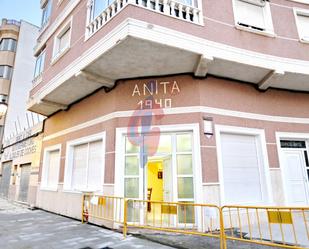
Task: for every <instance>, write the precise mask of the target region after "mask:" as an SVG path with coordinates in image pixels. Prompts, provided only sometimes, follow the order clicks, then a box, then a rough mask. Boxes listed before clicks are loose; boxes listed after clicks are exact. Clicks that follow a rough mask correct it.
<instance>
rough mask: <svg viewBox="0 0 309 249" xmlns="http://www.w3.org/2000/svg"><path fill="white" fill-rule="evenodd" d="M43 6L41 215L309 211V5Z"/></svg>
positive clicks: (233, 1) (38, 96)
mask: <svg viewBox="0 0 309 249" xmlns="http://www.w3.org/2000/svg"><path fill="white" fill-rule="evenodd" d="M41 4H42V9H43V21H42V25H43V26H42V30H41V33H40V36H39V38H38V43H37V46H36V47H35V53H36V56H38V60H41V59H42V58H44V63H43V65H44V67H42V69H41V73H40V76H39V77H38V78H37V79H36V80H35V81H34V82H35V83H34V85H33V88H32V90H31V93H30V98H29V101H28V108H29V110H31V111H34V112H37V113H39V114H43V115H46V116H48V118H47V119H46V120H45V126H44V138H43V144H42V154H41V163H40V180H39V181H40V188H39V189H38V193H37V194H38V196H37V205H38V206H39V207H41V208H43V209H47V210H50V211H53V212H56V213H60V214H63V215H68V216H71V217H75V218H80V213H81V194H82V192H83V191H94V192H99V193H102V194H104V195H114V196H123V197H128V198H140V199H147V198H151V200H158V201H182V202H196V203H213V204H218V205H224V204H250V205H270V204H274V205H293V206H306V205H308V201H309V195H308V193H309V192H308V172H309V162H308V139H309V109H308V106H309V94H308V91H309V71H308V69H309V45H308V42H309V2H308V3H307V1H296V0H295V1H290V0H271V1H263V0H217V1H210V0H205V1H200V0H197V1H190V0H188V1H185V0H183V1H180V0H179V1H174V0H171V1H160V0H153V1H151V0H143V1H141V0H138V1H131V0H115V1H99V0H96V1H79V0H73V1H68V0H63V1H51V0H49V1H41ZM46 13H47V14H46ZM142 110H144V111H142ZM150 189H151V191H149V190H150ZM150 192H151V196H150V197H149V194H150Z"/></svg>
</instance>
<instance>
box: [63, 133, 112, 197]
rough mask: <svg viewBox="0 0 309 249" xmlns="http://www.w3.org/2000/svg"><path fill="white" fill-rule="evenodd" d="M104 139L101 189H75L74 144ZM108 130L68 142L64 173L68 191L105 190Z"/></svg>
mask: <svg viewBox="0 0 309 249" xmlns="http://www.w3.org/2000/svg"><path fill="white" fill-rule="evenodd" d="M98 140H102V154H103V156H102V168H101V170H102V172H101V173H102V179H101V183H100V189H96V190H93V189H78V190H76V189H73V188H72V174H73V153H74V146H76V145H81V144H85V143H90V142H94V141H98ZM105 148H106V132H105V131H104V132H101V133H97V134H94V135H90V136H86V137H82V138H78V139H75V140H72V141H69V142H67V146H66V159H65V174H64V186H63V189H64V191H67V192H76V193H81V192H98V193H100V192H102V191H103V185H104V177H105V155H106V151H105Z"/></svg>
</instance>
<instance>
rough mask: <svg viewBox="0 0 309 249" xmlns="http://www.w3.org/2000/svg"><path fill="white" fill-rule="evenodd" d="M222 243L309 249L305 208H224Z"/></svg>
mask: <svg viewBox="0 0 309 249" xmlns="http://www.w3.org/2000/svg"><path fill="white" fill-rule="evenodd" d="M221 217H222V219H223V222H222V223H223V226H224V231H225V232H224V235H223V237H222V239H223V240H225V241H227V240H237V241H242V242H249V243H256V244H260V245H267V246H273V247H282V248H304V247H309V233H308V232H309V226H308V222H309V208H308V207H268V206H260V207H258V206H224V207H222V208H221Z"/></svg>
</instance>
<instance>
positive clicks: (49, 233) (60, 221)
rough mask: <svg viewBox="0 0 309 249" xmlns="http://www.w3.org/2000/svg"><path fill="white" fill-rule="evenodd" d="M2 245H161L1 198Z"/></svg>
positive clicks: (38, 248) (106, 248)
mask: <svg viewBox="0 0 309 249" xmlns="http://www.w3.org/2000/svg"><path fill="white" fill-rule="evenodd" d="M0 248H1V249H60V248H61V249H114V248H115V249H116V248H117V249H118V248H119V249H131V248H132V249H133V248H143V249H152V248H162V249H169V248H173V247H168V246H164V245H161V244H158V243H155V242H151V241H148V240H145V239H140V238H136V237H133V236H128V238H127V239H125V240H124V239H123V235H122V234H120V233H117V232H113V231H110V230H107V229H103V228H101V227H97V226H92V225H88V224H82V223H81V222H79V221H75V220H72V219H69V218H66V217H62V216H59V215H55V214H51V213H48V212H44V211H42V210H35V211H31V210H28V209H27V208H25V207H23V206H21V205H15V204H12V203H9V202H8V201H6V200H3V199H1V198H0Z"/></svg>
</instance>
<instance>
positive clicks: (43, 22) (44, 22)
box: [41, 0, 52, 32]
mask: <svg viewBox="0 0 309 249" xmlns="http://www.w3.org/2000/svg"><path fill="white" fill-rule="evenodd" d="M46 8H49V10H48V11H49V13H48V15H47V16H46V18H45V20H43V17H44V16H45V15H44V11H46ZM51 14H52V0H47V1H46V2H45V3H44V5H43V7H42V15H41V32H42V31H43V30H45V28H46V27H47V26H48V24H49V21H50V17H51Z"/></svg>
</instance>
